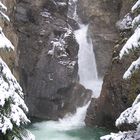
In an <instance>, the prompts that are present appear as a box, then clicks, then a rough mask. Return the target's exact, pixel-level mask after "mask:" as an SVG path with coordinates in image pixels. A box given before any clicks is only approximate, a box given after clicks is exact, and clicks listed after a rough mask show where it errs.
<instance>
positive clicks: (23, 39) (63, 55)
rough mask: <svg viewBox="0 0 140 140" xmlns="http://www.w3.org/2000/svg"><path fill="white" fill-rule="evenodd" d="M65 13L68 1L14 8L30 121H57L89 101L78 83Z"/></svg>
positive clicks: (30, 3) (26, 3)
mask: <svg viewBox="0 0 140 140" xmlns="http://www.w3.org/2000/svg"><path fill="white" fill-rule="evenodd" d="M66 13H67V1H52V0H48V1H45V0H42V1H34V0H33V1H22V2H19V3H18V4H17V10H16V21H17V30H18V36H19V44H18V53H19V72H20V79H21V85H22V87H23V89H24V90H25V91H24V92H25V93H27V94H26V96H25V99H26V103H27V105H28V107H29V115H30V116H31V117H37V118H41V119H54V120H57V119H58V118H59V117H63V116H64V115H65V114H66V113H68V112H75V111H76V107H77V106H82V105H84V104H85V103H86V102H87V100H89V99H90V97H91V95H90V93H89V91H87V90H86V89H85V88H84V87H82V86H81V85H79V84H78V83H77V81H78V72H77V71H78V63H77V61H78V58H77V55H78V44H77V42H76V40H75V37H74V34H73V32H72V30H71V28H70V26H69V25H68V23H67V16H66ZM68 27H69V28H68ZM88 93H89V94H88Z"/></svg>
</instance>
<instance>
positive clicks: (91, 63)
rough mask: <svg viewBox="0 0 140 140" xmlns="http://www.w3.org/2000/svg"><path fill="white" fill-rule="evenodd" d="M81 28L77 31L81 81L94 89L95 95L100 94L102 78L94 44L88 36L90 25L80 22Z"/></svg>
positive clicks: (86, 86) (88, 87)
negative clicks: (98, 70) (100, 77)
mask: <svg viewBox="0 0 140 140" xmlns="http://www.w3.org/2000/svg"><path fill="white" fill-rule="evenodd" d="M79 26H80V29H79V30H76V31H75V37H76V40H77V42H78V43H79V53H78V66H79V77H80V83H81V84H82V85H84V86H85V88H87V89H91V90H92V91H93V97H98V96H99V95H100V90H101V86H102V80H100V79H99V78H98V73H97V68H96V60H95V55H94V51H93V44H92V40H91V38H90V36H88V25H82V24H80V25H79Z"/></svg>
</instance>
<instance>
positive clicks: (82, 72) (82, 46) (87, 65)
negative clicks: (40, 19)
mask: <svg viewBox="0 0 140 140" xmlns="http://www.w3.org/2000/svg"><path fill="white" fill-rule="evenodd" d="M77 2H78V0H69V5H70V8H69V10H68V11H69V12H68V14H69V17H70V18H72V19H74V20H76V21H77V22H78V23H79V27H80V28H79V29H78V30H76V31H74V34H75V38H76V40H77V42H78V44H79V52H78V66H79V70H78V74H79V79H80V81H79V82H80V83H81V84H82V85H83V86H84V87H85V88H86V89H90V90H92V91H93V97H98V96H99V95H100V90H101V86H102V80H100V79H99V78H98V72H97V67H96V59H95V55H94V51H93V45H94V44H92V39H91V37H90V35H88V27H89V26H88V25H84V24H81V20H80V19H79V17H78V15H77ZM72 6H74V7H72ZM89 104H90V101H89V102H88V103H87V104H86V105H84V106H83V107H78V108H77V109H76V113H75V114H67V115H66V116H65V117H64V118H63V119H59V121H47V122H41V123H36V124H34V125H33V127H34V128H35V130H33V131H34V132H35V133H39V132H38V131H36V129H38V130H40V131H41V132H42V133H43V134H46V131H47V132H49V134H51V136H49V135H47V136H46V135H44V137H46V138H47V137H48V139H50V140H56V139H62V138H63V140H80V139H74V138H72V139H71V137H70V136H68V135H66V134H65V132H67V131H68V130H69V131H70V130H73V129H78V128H81V127H83V126H85V122H84V120H85V117H86V112H87V108H88V106H89ZM60 134H62V135H60ZM37 135H38V137H40V134H37ZM56 135H57V136H56ZM59 135H60V138H59ZM54 137H55V138H54ZM53 138H54V139H53ZM41 140H44V138H43V137H42V139H41Z"/></svg>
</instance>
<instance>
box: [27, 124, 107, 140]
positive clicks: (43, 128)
mask: <svg viewBox="0 0 140 140" xmlns="http://www.w3.org/2000/svg"><path fill="white" fill-rule="evenodd" d="M29 130H30V131H31V132H32V133H33V134H34V135H35V137H36V140H99V139H100V137H101V136H103V135H106V134H108V133H109V131H108V130H106V129H104V128H88V127H79V128H78V127H77V128H68V127H67V126H63V125H60V124H58V122H54V121H49V122H41V123H34V124H32V125H31V126H30V127H29Z"/></svg>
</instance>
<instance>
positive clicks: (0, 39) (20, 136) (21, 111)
mask: <svg viewBox="0 0 140 140" xmlns="http://www.w3.org/2000/svg"><path fill="white" fill-rule="evenodd" d="M6 10H7V8H6V6H5V5H3V4H2V3H1V2H0V20H6V21H8V22H9V21H10V19H9V17H8V16H7V15H6V14H5V12H6ZM0 49H3V50H5V51H13V50H14V46H13V45H12V43H11V42H10V41H9V40H8V39H7V38H6V36H5V35H4V33H3V31H2V28H1V27H0ZM26 112H28V108H27V106H26V105H25V103H24V98H23V92H22V88H21V87H20V85H19V84H18V82H17V80H16V79H15V77H14V76H13V74H12V72H11V71H10V69H9V68H8V66H7V65H6V63H5V62H4V61H3V60H2V58H0V140H33V139H34V136H33V135H32V134H31V133H30V132H29V131H27V130H25V129H24V125H26V124H27V123H29V122H30V121H29V120H28V118H27V117H26V115H25V113H26Z"/></svg>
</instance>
